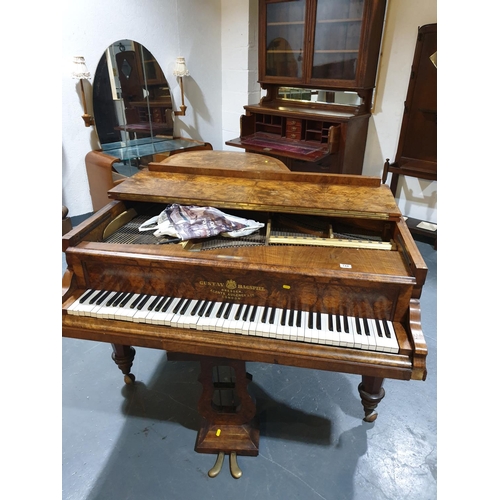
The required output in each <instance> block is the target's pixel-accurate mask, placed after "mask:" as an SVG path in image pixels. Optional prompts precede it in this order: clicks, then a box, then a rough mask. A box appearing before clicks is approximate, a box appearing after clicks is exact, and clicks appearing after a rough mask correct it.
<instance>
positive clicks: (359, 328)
mask: <svg viewBox="0 0 500 500" xmlns="http://www.w3.org/2000/svg"><path fill="white" fill-rule="evenodd" d="M354 321H355V323H356V333H357V334H358V335H361V334H362V332H361V323H360V322H359V318H358V317H357V316H356V317H355V318H354Z"/></svg>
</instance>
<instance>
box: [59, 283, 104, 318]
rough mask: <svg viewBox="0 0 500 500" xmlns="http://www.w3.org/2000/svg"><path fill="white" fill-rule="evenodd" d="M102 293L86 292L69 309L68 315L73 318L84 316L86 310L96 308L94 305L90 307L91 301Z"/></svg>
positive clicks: (99, 291) (97, 291) (95, 291)
mask: <svg viewBox="0 0 500 500" xmlns="http://www.w3.org/2000/svg"><path fill="white" fill-rule="evenodd" d="M99 293H101V290H92V289H89V290H86V291H85V292H84V293H82V295H80V297H78V298H77V299H76V300H75V301H74V302H73V303H72V304H71V305H70V306H69V307H68V309H67V311H68V314H72V315H73V316H84V315H85V314H84V313H85V310H86V309H89V308H90V309H89V311H90V310H91V309H93V308H94V304H93V303H92V305H90V303H89V302H90V300H92V298H93V297H95V296H96V295H98V294H99Z"/></svg>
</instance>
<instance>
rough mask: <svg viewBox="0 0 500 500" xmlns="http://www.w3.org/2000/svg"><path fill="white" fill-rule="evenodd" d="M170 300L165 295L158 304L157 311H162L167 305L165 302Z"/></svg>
mask: <svg viewBox="0 0 500 500" xmlns="http://www.w3.org/2000/svg"><path fill="white" fill-rule="evenodd" d="M167 300H168V295H164V296H163V297H162V298H161V300H160V301H159V302H158V304H156V306H155V311H156V312H158V311H161V308H162V307H163V306H164V305H165V302H166V301H167Z"/></svg>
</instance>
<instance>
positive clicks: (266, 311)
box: [260, 306, 269, 323]
mask: <svg viewBox="0 0 500 500" xmlns="http://www.w3.org/2000/svg"><path fill="white" fill-rule="evenodd" d="M268 311H269V308H268V306H265V307H264V310H263V311H262V318H260V322H261V323H266V322H267V313H268Z"/></svg>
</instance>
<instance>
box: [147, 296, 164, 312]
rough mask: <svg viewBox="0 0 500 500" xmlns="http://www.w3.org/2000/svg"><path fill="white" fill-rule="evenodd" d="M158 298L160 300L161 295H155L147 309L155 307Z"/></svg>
mask: <svg viewBox="0 0 500 500" xmlns="http://www.w3.org/2000/svg"><path fill="white" fill-rule="evenodd" d="M160 300H161V295H157V296H156V298H155V299H154V300H153V302H151V304H149V306H148V311H152V310H153V309H154V308H155V307H156V304H158V302H160Z"/></svg>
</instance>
